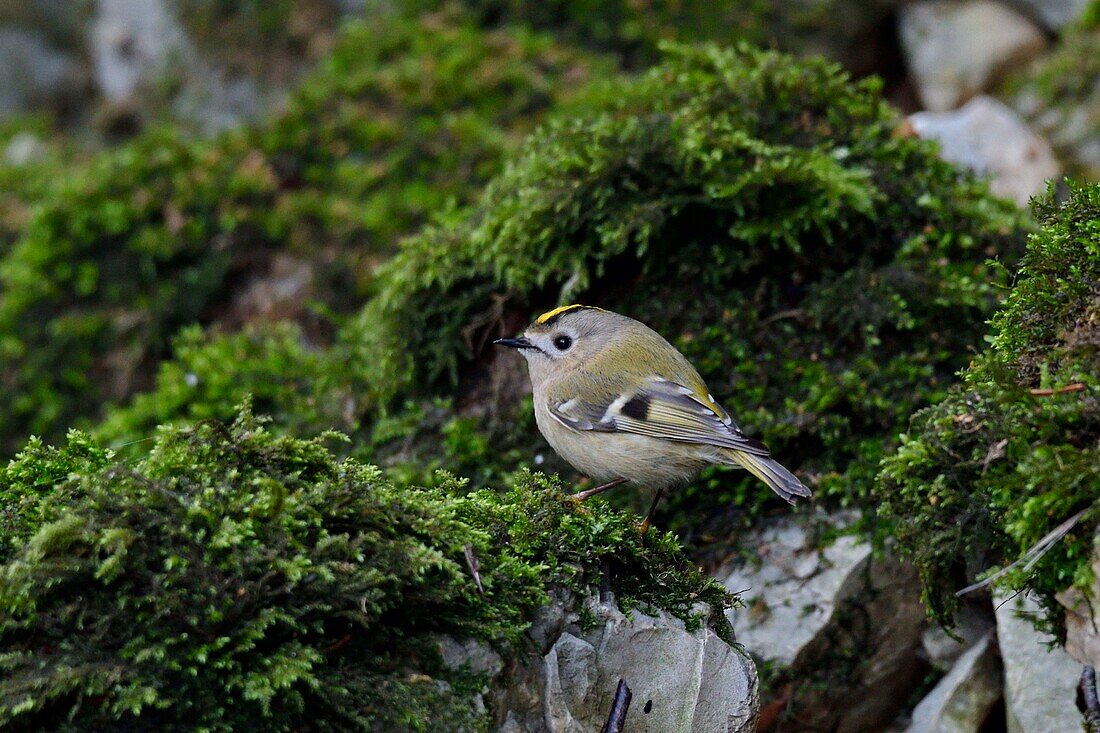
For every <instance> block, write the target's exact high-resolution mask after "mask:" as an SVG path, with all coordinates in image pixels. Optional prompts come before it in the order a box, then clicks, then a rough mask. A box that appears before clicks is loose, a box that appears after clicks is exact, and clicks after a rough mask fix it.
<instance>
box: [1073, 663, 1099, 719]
mask: <svg viewBox="0 0 1100 733" xmlns="http://www.w3.org/2000/svg"><path fill="white" fill-rule="evenodd" d="M1077 709H1078V710H1080V711H1081V715H1083V716H1084V718H1085V730H1086V731H1087V732H1088V733H1100V699H1097V696H1096V670H1095V669H1094V668H1092V667H1091V666H1089V665H1085V668H1084V670H1082V671H1081V681H1080V682H1078V683H1077Z"/></svg>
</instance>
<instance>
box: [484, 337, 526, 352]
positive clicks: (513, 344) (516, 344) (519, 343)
mask: <svg viewBox="0 0 1100 733" xmlns="http://www.w3.org/2000/svg"><path fill="white" fill-rule="evenodd" d="M493 343H494V344H496V345H497V346H507V347H508V348H510V349H533V348H535V345H534V344H533V343H531V342H530V341H528V340H527V339H525V338H523V337H522V336H520V337H519V338H518V339H497V340H496V341H494V342H493Z"/></svg>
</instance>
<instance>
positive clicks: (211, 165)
mask: <svg viewBox="0 0 1100 733" xmlns="http://www.w3.org/2000/svg"><path fill="white" fill-rule="evenodd" d="M591 68H592V66H591V64H590V61H589V57H587V56H585V55H583V54H579V53H573V52H569V51H566V50H562V49H561V48H559V47H558V46H556V45H555V44H554V43H553V42H552V41H550V40H549V39H547V38H545V37H541V36H536V35H533V34H531V33H528V32H523V31H510V30H501V31H496V32H492V33H485V32H482V31H480V30H478V29H477V28H476V27H474V26H473V25H471V24H470V23H469V22H468V21H467V20H465V19H464V17H463V16H462V15H461V14H459V13H456V12H442V13H437V14H431V15H426V16H424V17H423V18H421V19H418V20H407V19H403V18H400V17H397V16H393V17H390V16H385V17H384V18H381V19H376V22H374V23H372V24H366V23H354V24H351V25H349V26H348V27H347V28H346V29H345V31H344V33H343V35H342V36H341V39H340V42H339V43H338V44H337V46H336V48H335V49H334V50H333V52H332V54H331V55H330V56H329V57H328V58H327V60H326V61H325V62H324V63H322V64H321V65H320V67H319V68H318V70H317V71H316V73H315V74H314V75H313V76H311V77H310V78H309V79H307V80H306V82H305V83H304V84H303V85H302V88H301V89H300V91H299V92H298V93H297V94H296V95H295V96H294V97H293V99H292V100H291V101H290V103H289V108H288V110H287V111H286V112H285V113H284V114H283V115H281V116H280V117H278V118H277V119H275V120H273V121H272V122H270V123H268V124H266V125H264V126H263V127H261V128H259V129H255V130H248V129H246V130H241V131H238V132H234V133H231V134H227V135H225V136H222V137H220V138H218V139H216V140H213V141H194V140H189V139H186V138H184V137H183V136H181V135H180V134H178V133H177V132H173V131H168V130H152V131H150V132H148V133H146V134H143V135H142V136H140V137H139V138H138V139H136V140H134V141H132V142H130V143H129V144H127V145H125V146H123V147H121V148H120V149H118V150H115V151H111V152H108V153H105V154H103V155H102V156H99V157H97V158H96V159H94V160H93V161H91V162H90V163H88V164H87V165H79V166H75V167H74V168H75V169H73V170H68V171H66V173H65V175H60V174H58V171H56V170H53V169H51V172H52V174H53V175H52V176H51V177H50V179H49V181H48V183H47V184H46V187H45V189H44V190H42V191H40V192H37V193H36V198H35V201H36V202H37V204H38V205H37V206H36V207H34V208H33V209H32V210H31V211H29V212H28V213H27V215H26V222H25V223H22V224H16V225H15V226H17V227H19V232H18V236H17V238H16V239H15V241H14V243H13V244H12V245H11V246H10V248H9V247H6V246H0V384H2V385H3V389H2V390H0V450H2V451H8V452H10V451H11V450H14V448H15V447H16V446H17V445H18V444H19V443H20V442H21V441H22V440H24V439H25V436H26V435H27V434H28V433H36V434H45V435H48V436H55V437H56V436H57V435H59V434H61V433H63V431H64V430H65V428H66V427H67V426H69V425H71V424H73V423H74V422H75V421H77V420H78V419H80V418H87V417H91V416H95V415H96V414H97V412H98V410H99V408H100V406H101V405H102V404H103V402H104V401H107V400H119V399H123V398H125V397H127V396H128V395H130V394H132V393H133V392H134V391H136V390H138V389H142V388H146V387H148V386H149V384H150V382H151V373H152V371H153V369H154V365H155V364H156V363H157V362H158V361H159V360H160V359H161V358H163V357H164V356H165V355H166V354H167V347H168V344H169V341H170V339H171V338H172V336H173V335H174V334H175V333H176V332H177V331H178V330H179V329H180V328H181V327H184V326H186V325H189V324H192V323H196V322H200V323H210V322H220V323H226V324H227V326H229V327H231V328H232V327H235V326H237V325H239V323H240V322H241V321H247V320H249V319H250V318H253V317H260V318H262V317H271V316H276V317H279V316H281V317H289V318H297V319H299V320H301V321H303V322H305V323H306V324H307V325H308V326H309V327H310V328H309V329H308V330H307V334H308V335H309V336H310V337H311V338H312V339H313V340H314V341H317V340H324V338H325V333H326V327H325V326H324V324H319V323H318V320H319V319H318V318H316V317H313V316H310V314H309V313H308V312H307V311H306V306H307V303H308V302H309V301H317V302H320V303H321V304H323V305H325V306H326V307H328V308H330V309H332V310H335V311H347V310H350V309H352V308H353V307H354V306H355V305H356V304H357V303H358V301H359V300H360V299H361V298H362V297H363V295H364V293H365V291H366V289H367V287H368V285H369V282H370V278H371V272H372V270H373V267H374V265H375V264H376V263H377V262H378V261H379V260H380V259H383V258H385V257H387V256H388V255H389V253H390V252H392V251H393V249H394V248H395V246H396V242H397V240H398V239H399V238H400V237H402V236H403V235H405V234H408V233H409V232H411V231H413V230H414V229H415V228H416V227H417V226H419V225H420V224H422V223H423V222H424V221H425V220H426V219H427V218H428V217H429V215H430V214H431V213H432V212H435V211H438V210H440V209H444V208H446V207H447V206H449V205H451V204H452V203H454V202H459V203H460V202H462V201H465V200H468V199H470V198H472V197H473V194H474V192H475V191H477V190H478V186H479V184H480V183H482V182H483V181H484V180H485V179H487V178H488V177H489V176H491V175H492V174H493V173H495V172H496V171H497V170H498V168H499V164H500V158H501V156H502V154H503V152H504V151H505V150H507V149H509V148H510V147H511V145H512V144H513V142H514V141H516V140H518V136H519V135H521V134H522V132H523V131H524V130H525V129H527V128H528V127H529V126H530V125H532V124H534V120H535V119H537V118H538V116H539V114H540V112H541V111H542V110H543V109H545V108H547V107H548V106H550V105H551V104H553V103H554V102H555V101H556V100H559V99H561V98H562V97H565V96H568V95H569V94H570V93H571V92H570V89H571V87H572V86H573V85H575V84H576V83H579V82H582V81H583V80H584V79H585V78H586V77H587V75H588V74H589V73H590V70H591ZM564 80H568V83H563V81H564ZM0 206H3V207H5V208H6V204H4V203H3V202H2V201H0ZM4 219H5V221H7V220H8V217H4ZM0 236H3V233H2V232H0ZM286 261H289V262H291V263H296V269H295V271H296V272H299V273H304V274H302V275H300V276H299V277H300V279H302V280H303V282H301V283H300V284H299V285H300V286H299V288H298V292H296V294H295V295H293V296H290V298H289V302H285V303H277V304H276V305H275V306H273V308H274V311H273V313H258V314H257V313H253V312H251V311H249V309H248V308H247V307H246V306H242V305H240V304H239V303H238V301H237V300H236V298H238V297H242V296H241V294H242V291H245V292H247V291H248V287H249V285H252V284H255V283H257V282H258V283H259V285H257V287H262V282H263V279H264V278H265V277H267V276H268V273H269V272H272V271H275V270H276V269H277V265H278V264H279V263H280V262H286Z"/></svg>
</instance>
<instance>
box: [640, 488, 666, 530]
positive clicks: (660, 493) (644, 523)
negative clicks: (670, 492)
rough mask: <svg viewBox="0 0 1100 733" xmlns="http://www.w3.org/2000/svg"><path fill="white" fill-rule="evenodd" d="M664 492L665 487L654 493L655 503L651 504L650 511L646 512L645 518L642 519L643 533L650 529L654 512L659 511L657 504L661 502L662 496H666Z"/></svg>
mask: <svg viewBox="0 0 1100 733" xmlns="http://www.w3.org/2000/svg"><path fill="white" fill-rule="evenodd" d="M664 493H665V490H664V489H657V493H656V494H654V495H653V503H652V504H650V505H649V511H648V512H646V515H645V519H643V520H642V527H641V532H642V534H643V535H645V533H646V532H648V531H649V527H650V525H651V524H652V523H653V513H654V512H656V511H657V505H658V504H660V503H661V497H662V496H664Z"/></svg>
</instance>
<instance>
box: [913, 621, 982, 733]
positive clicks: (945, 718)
mask: <svg viewBox="0 0 1100 733" xmlns="http://www.w3.org/2000/svg"><path fill="white" fill-rule="evenodd" d="M1000 699H1001V663H1000V659H999V658H998V656H997V645H996V641H995V639H994V637H993V632H992V631H987V632H986V634H985V635H984V636H983V637H981V639H979V640H978V641H977V643H975V644H974V645H973V646H971V647H970V648H969V649H967V650H966V651H965V652H963V654H962V655H961V656H960V657H959V658H958V659H957V660H956V661H955V664H954V666H952V667H951V670H950V671H949V672H948V673H947V674H946V675H945V676H944V677H943V679H941V680H940V681H939V682H938V683H937V684H936V686H935V687H934V688H932V691H931V692H929V693H928V694H927V695H926V696H925V697H924V699H923V700H921V701H920V702H919V703H917V706H916V707H915V708H914V709H913V715H912V718H911V720H910V723H909V727H907V728H906V729H905V733H978V732H979V731H980V730H982V724H983V723H984V722H985V720H986V718H988V717H989V714H990V712H992V710H993V706H994V705H996V704H997V701H998V700H1000Z"/></svg>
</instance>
